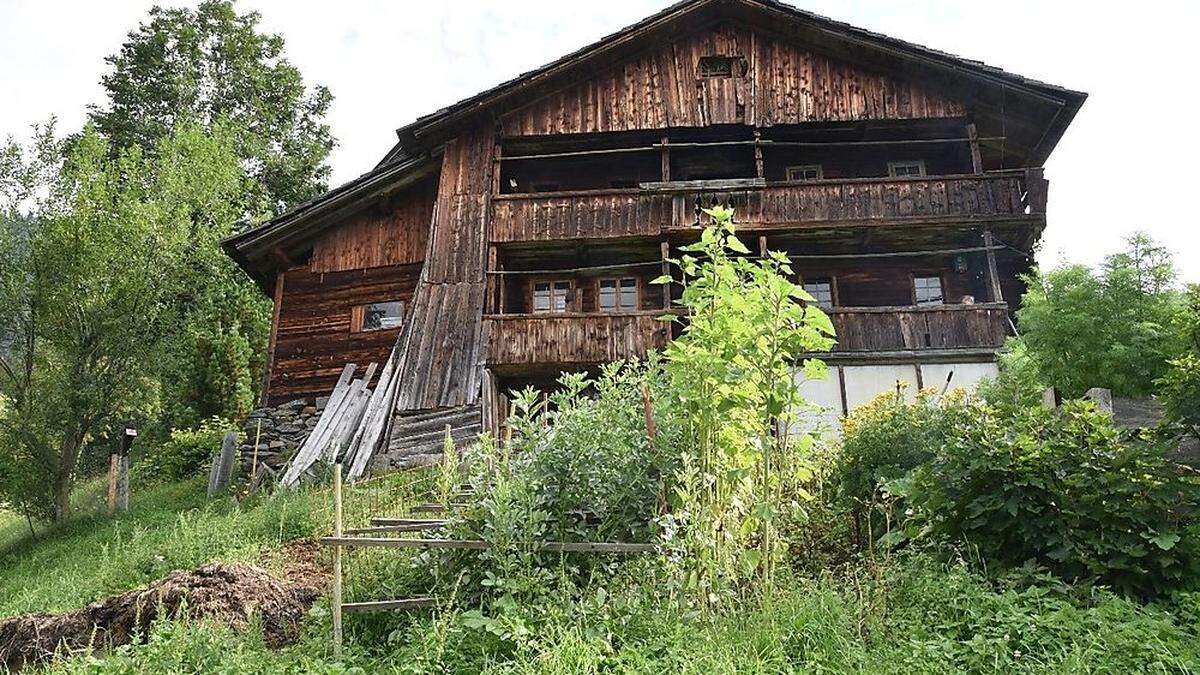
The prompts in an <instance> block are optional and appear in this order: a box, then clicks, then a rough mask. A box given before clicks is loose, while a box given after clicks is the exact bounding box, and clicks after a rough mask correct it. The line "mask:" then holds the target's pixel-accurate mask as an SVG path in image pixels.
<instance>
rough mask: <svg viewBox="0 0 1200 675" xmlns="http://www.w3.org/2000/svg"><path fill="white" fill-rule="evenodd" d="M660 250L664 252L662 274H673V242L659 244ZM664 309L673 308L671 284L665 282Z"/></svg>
mask: <svg viewBox="0 0 1200 675" xmlns="http://www.w3.org/2000/svg"><path fill="white" fill-rule="evenodd" d="M659 251H660V252H661V253H662V274H663V276H664V277H665V276H670V275H671V244H670V243H669V242H666V241H663V242H661V243H660V244H659ZM662 289H663V302H662V306H663V309H671V284H663V287H662Z"/></svg>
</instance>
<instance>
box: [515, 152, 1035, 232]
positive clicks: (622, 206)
mask: <svg viewBox="0 0 1200 675" xmlns="http://www.w3.org/2000/svg"><path fill="white" fill-rule="evenodd" d="M743 183H745V184H743V185H736V186H735V185H734V184H733V183H730V182H726V183H725V184H721V183H719V182H716V181H709V182H706V183H699V184H698V183H659V184H647V185H646V186H643V187H642V188H635V189H621V190H593V191H584V192H570V193H567V192H561V193H531V194H512V195H496V196H494V197H493V199H492V218H491V230H492V233H491V239H492V242H493V243H507V242H519V241H557V240H579V239H606V238H607V239H612V238H630V237H658V236H662V235H663V234H667V233H671V232H677V231H686V230H691V229H694V228H696V227H697V225H698V223H699V222H701V221H700V220H699V219H698V217H697V208H698V206H699V205H710V204H714V203H720V204H732V205H733V207H734V208H735V209H736V211H737V215H736V216H735V218H736V220H737V221H738V222H739V224H740V225H741V227H742V228H743V229H747V230H767V231H769V230H781V229H803V228H805V227H829V226H831V225H846V226H856V225H905V224H925V223H932V224H936V223H971V222H995V221H999V222H1003V221H1019V220H1033V221H1037V220H1041V219H1042V218H1044V217H1045V212H1046V197H1047V188H1048V183H1047V181H1046V180H1045V179H1044V178H1043V177H1042V170H1041V169H1040V168H1033V169H1022V170H1008V171H994V172H988V173H983V174H968V175H957V176H920V177H907V178H855V179H842V180H819V181H804V182H788V183H771V184H753V181H744V182H743Z"/></svg>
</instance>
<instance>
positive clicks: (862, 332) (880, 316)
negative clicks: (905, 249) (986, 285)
mask: <svg viewBox="0 0 1200 675" xmlns="http://www.w3.org/2000/svg"><path fill="white" fill-rule="evenodd" d="M828 314H829V318H830V319H831V320H832V321H833V326H834V329H835V330H836V331H837V340H838V342H837V346H836V347H834V352H837V353H867V352H920V351H931V350H950V349H978V350H992V349H996V348H997V347H1000V346H1002V345H1003V344H1004V340H1005V338H1006V337H1007V336H1008V305H1007V304H1005V303H1002V302H997V303H987V304H975V305H936V306H928V307H837V308H834V309H832V310H828Z"/></svg>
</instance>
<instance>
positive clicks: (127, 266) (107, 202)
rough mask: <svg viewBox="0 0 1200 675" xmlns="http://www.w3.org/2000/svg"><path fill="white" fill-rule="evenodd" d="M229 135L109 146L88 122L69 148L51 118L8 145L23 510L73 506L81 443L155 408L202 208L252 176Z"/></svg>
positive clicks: (12, 343) (10, 305)
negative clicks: (145, 149) (25, 142)
mask: <svg viewBox="0 0 1200 675" xmlns="http://www.w3.org/2000/svg"><path fill="white" fill-rule="evenodd" d="M221 148H222V143H221V139H216V138H213V137H210V136H209V135H207V134H206V133H205V132H204V131H203V130H201V129H199V128H197V127H194V126H192V127H183V128H181V129H180V130H178V131H177V132H175V133H173V134H171V135H170V136H168V137H166V138H164V139H163V140H162V141H161V142H160V143H159V144H158V146H157V147H156V149H155V152H154V153H153V155H152V156H151V157H147V156H145V155H144V154H143V153H142V152H141V150H140V148H138V147H137V146H132V147H130V148H127V149H123V150H119V151H117V152H115V153H114V152H113V151H112V149H111V148H110V146H109V145H108V143H107V142H106V140H105V139H104V138H103V137H102V136H101V135H100V134H99V133H98V132H97V131H96V130H95V129H93V128H91V127H89V128H87V129H85V130H84V132H83V133H82V134H81V135H80V136H79V137H78V138H76V139H75V141H74V142H73V143H72V144H71V150H70V152H69V153H68V154H67V155H66V156H65V158H64V157H63V155H62V154H61V153H60V152H59V150H60V149H61V148H60V146H59V144H58V143H57V141H55V140H54V137H53V131H52V129H47V130H45V131H43V132H41V133H40V134H39V135H38V136H37V137H36V139H35V141H34V143H33V146H32V149H31V150H23V149H21V148H20V147H19V146H16V145H15V144H11V143H10V144H9V146H8V149H7V150H6V151H5V152H4V157H5V161H4V164H3V165H2V166H0V169H2V171H0V173H2V176H0V184H2V185H4V186H5V191H4V194H3V197H4V202H3V204H0V214H3V223H4V227H3V228H2V229H0V238H2V239H0V251H2V252H3V253H4V256H5V262H6V264H5V265H4V266H3V271H2V272H0V296H2V297H0V311H3V312H4V316H3V317H2V318H3V321H2V322H0V325H3V326H4V327H5V328H4V334H3V344H4V348H3V351H2V353H0V357H2V362H3V367H2V368H0V371H2V372H3V375H4V377H3V379H0V433H3V434H4V438H3V442H4V444H5V445H6V447H7V448H8V449H9V452H8V453H7V454H6V455H5V457H4V458H3V460H2V461H3V463H4V466H5V467H6V468H5V469H4V470H3V471H0V474H3V475H6V476H8V477H9V479H10V480H9V481H8V482H7V485H6V486H5V487H6V498H7V499H8V500H10V501H13V502H17V503H20V504H21V505H22V506H23V508H24V509H25V511H26V513H27V514H31V515H38V516H53V517H55V518H63V517H65V516H66V515H68V514H69V513H70V510H71V501H70V496H71V490H72V487H73V485H74V481H75V477H76V474H77V470H78V467H79V461H80V457H81V454H82V453H83V451H84V449H85V448H86V447H87V446H88V445H89V444H92V443H96V442H98V439H103V438H104V437H105V434H106V433H107V431H108V430H109V429H110V428H111V427H113V426H115V425H117V424H119V423H121V422H123V421H124V420H126V419H128V418H130V417H132V416H144V415H146V414H148V413H151V412H153V411H155V410H156V409H157V407H158V405H159V399H160V376H161V374H162V372H163V368H164V361H165V359H164V353H165V352H166V347H167V346H168V345H169V344H170V342H171V341H170V336H171V335H173V334H175V333H176V332H177V329H178V326H179V325H180V322H181V319H180V316H179V312H178V308H179V302H178V300H179V298H180V297H181V295H182V294H183V293H184V292H185V290H186V287H187V285H188V284H189V283H190V282H191V281H193V278H192V277H191V275H190V274H189V273H188V272H187V270H188V269H189V264H188V263H189V260H191V258H192V256H193V253H194V250H195V247H194V246H193V243H194V240H195V236H194V235H195V232H196V228H197V227H198V225H203V224H204V222H205V217H204V216H200V215H198V214H202V213H210V214H212V213H213V212H212V211H211V210H212V209H220V208H222V205H225V206H224V208H230V209H232V208H236V206H232V205H227V204H226V202H229V201H232V202H234V203H236V202H238V201H239V200H238V198H237V195H238V194H239V191H240V190H241V186H242V183H243V181H244V176H243V175H242V174H241V173H240V168H239V167H238V163H237V160H236V158H235V157H234V156H233V154H232V153H231V152H229V151H228V150H227V149H226V150H222V149H221ZM222 157H224V159H222ZM211 217H217V216H211ZM14 477H20V478H19V481H17V480H16V479H15V478H14ZM16 482H19V483H20V485H16V484H15V483H16ZM9 488H11V489H9Z"/></svg>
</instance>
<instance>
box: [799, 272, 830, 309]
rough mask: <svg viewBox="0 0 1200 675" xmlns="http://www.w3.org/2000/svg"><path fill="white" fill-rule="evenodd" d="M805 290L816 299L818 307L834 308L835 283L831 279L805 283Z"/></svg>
mask: <svg viewBox="0 0 1200 675" xmlns="http://www.w3.org/2000/svg"><path fill="white" fill-rule="evenodd" d="M804 290H805V291H808V294H809V295H811V296H813V298H815V299H816V301H817V302H816V304H817V307H821V308H823V309H829V308H830V307H833V281H832V280H831V279H813V280H812V281H806V282H804Z"/></svg>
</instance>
